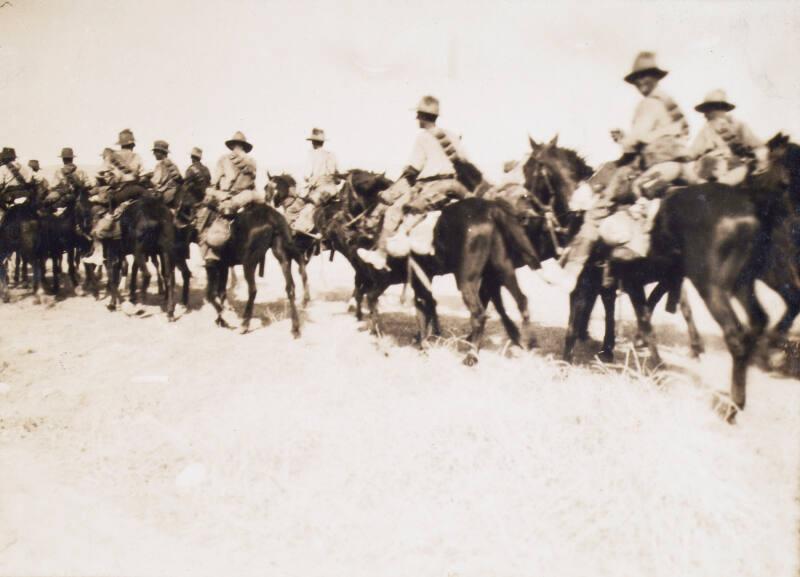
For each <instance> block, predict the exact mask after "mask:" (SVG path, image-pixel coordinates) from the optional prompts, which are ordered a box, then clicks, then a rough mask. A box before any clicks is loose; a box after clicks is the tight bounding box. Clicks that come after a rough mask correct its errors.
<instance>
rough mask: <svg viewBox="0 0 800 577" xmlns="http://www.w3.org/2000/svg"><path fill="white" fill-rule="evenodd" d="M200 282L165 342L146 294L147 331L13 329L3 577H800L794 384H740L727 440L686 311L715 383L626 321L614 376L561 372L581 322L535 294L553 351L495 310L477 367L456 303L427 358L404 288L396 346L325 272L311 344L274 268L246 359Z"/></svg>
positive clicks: (443, 294) (0, 455)
mask: <svg viewBox="0 0 800 577" xmlns="http://www.w3.org/2000/svg"><path fill="white" fill-rule="evenodd" d="M193 271H194V278H193V280H192V283H193V288H192V293H191V302H190V307H189V310H188V311H182V312H181V315H180V318H179V319H178V320H177V322H175V323H172V324H170V323H168V322H167V321H166V318H165V315H164V314H163V313H162V311H161V310H160V308H159V300H158V296H157V295H156V294H155V289H154V287H151V292H152V293H153V294H152V295H151V297H150V300H149V302H148V303H147V304H146V306H145V307H144V314H142V315H138V316H136V315H128V314H125V313H123V312H115V313H111V312H108V311H107V310H106V308H105V306H104V305H105V301H99V302H98V301H95V299H94V298H92V297H89V296H69V297H68V298H65V299H63V300H54V299H53V298H52V297H47V298H45V301H44V302H43V303H41V304H35V303H34V302H33V299H32V298H31V297H30V296H26V294H27V293H26V292H25V291H24V290H22V289H15V291H14V293H13V299H12V302H11V303H10V304H2V305H0V471H2V474H0V575H147V576H149V575H265V574H270V575H282V576H297V577H301V576H302V577H306V576H334V575H336V576H338V575H347V576H351V577H352V576H360V575H364V576H370V577H374V576H378V575H379V576H398V577H406V576H409V575H414V576H431V577H433V576H441V577H455V576H459V577H469V576H476V577H477V576H486V575H493V576H509V577H511V576H530V575H554V576H556V575H564V576H573V575H574V576H580V577H586V576H587V575H598V576H599V575H611V576H629V575H630V576H640V575H647V576H649V577H656V576H665V577H667V576H669V577H674V576H678V575H680V576H703V577H708V576H713V575H725V576H727V577H734V576H765V575H769V576H771V577H779V576H787V577H790V576H796V575H798V568H799V567H800V562H799V560H798V536H799V533H798V529H800V525H799V524H798V521H799V520H800V514H799V512H800V500H799V498H800V482H798V478H800V477H799V476H798V474H799V473H800V448H799V447H798V443H799V442H800V441H798V440H799V439H800V383H798V381H797V380H796V379H795V378H792V377H789V376H786V375H781V374H778V373H767V372H764V371H762V370H760V369H757V368H752V369H751V371H750V386H749V389H748V392H749V397H748V405H747V408H746V410H745V411H744V412H743V413H741V414H740V415H739V418H738V423H737V424H736V425H734V426H730V425H727V424H726V423H724V422H723V421H722V420H721V419H720V418H719V417H718V416H717V415H716V414H715V413H714V411H712V409H711V400H712V396H713V393H714V391H717V390H725V389H727V387H728V382H729V381H728V378H729V376H728V371H729V367H730V361H729V359H728V356H727V353H726V352H725V350H724V344H723V342H722V340H721V337H720V333H719V329H718V328H717V326H716V325H715V324H714V323H713V321H712V320H711V319H710V317H709V315H708V313H707V311H706V310H705V308H704V307H703V305H702V304H701V303H700V302H699V300H698V299H697V297H696V295H695V294H693V296H692V298H693V303H694V304H695V306H694V309H695V316H696V318H697V321H698V324H699V325H700V328H701V332H702V333H703V334H704V336H705V338H706V345H707V349H708V352H707V354H705V355H704V356H703V357H702V358H701V359H700V360H692V359H690V358H689V355H688V349H687V338H686V334H685V327H684V325H683V321H682V320H681V319H680V318H679V317H673V316H671V315H668V314H667V313H665V312H664V311H663V310H659V311H658V312H657V313H656V315H655V324H656V331H657V333H658V335H659V339H660V343H661V347H662V351H663V353H664V357H665V360H666V361H667V363H668V367H667V369H666V370H664V371H662V372H660V373H657V374H651V373H650V372H649V371H648V370H647V369H646V368H643V367H641V362H642V359H640V358H639V357H638V356H637V355H636V354H635V353H634V352H633V351H632V349H631V347H630V339H631V337H632V334H633V323H632V318H633V317H632V311H631V307H630V304H629V303H628V302H627V299H625V298H623V299H621V300H620V306H619V308H620V309H621V312H620V317H621V320H622V321H623V322H622V323H621V326H620V329H619V331H620V341H621V342H620V344H619V347H618V358H617V362H616V364H615V365H613V366H606V365H602V364H599V363H597V362H596V361H594V360H593V353H594V352H596V350H597V349H598V346H597V343H587V344H583V345H580V354H579V360H580V362H579V363H578V364H576V365H574V366H568V365H565V364H564V363H562V362H560V361H559V360H558V354H559V350H560V346H561V340H562V338H563V333H564V331H563V327H564V326H565V323H566V318H567V313H568V310H567V299H566V296H564V295H562V294H560V293H558V292H557V291H556V290H554V289H552V288H550V287H547V286H546V285H545V284H544V283H543V282H542V281H541V280H539V278H538V277H537V276H536V274H535V273H533V272H532V271H527V270H524V271H520V273H519V275H520V278H521V282H522V286H523V288H524V290H526V292H527V294H528V295H529V297H530V300H531V314H532V317H533V319H534V320H535V323H536V324H535V328H536V333H537V335H538V337H539V341H540V346H539V348H538V349H537V350H535V351H532V352H525V351H518V350H514V349H509V348H508V347H507V343H506V339H505V335H504V333H503V332H502V328H501V327H500V325H499V322H498V320H497V315H496V313H494V311H491V313H490V322H489V325H488V326H489V331H488V338H487V342H486V347H485V350H484V351H483V352H482V353H481V359H480V362H479V363H478V365H477V366H475V367H471V368H469V367H465V366H463V365H462V363H461V360H462V356H463V352H462V351H460V350H459V347H460V345H459V339H460V338H461V337H463V336H464V335H465V333H466V331H467V326H468V319H467V315H466V310H465V308H464V306H463V304H462V303H461V300H460V296H459V295H458V293H457V291H456V290H455V287H454V283H453V281H452V279H451V278H447V277H445V278H442V279H437V280H436V281H435V284H434V288H435V292H436V296H437V298H438V301H439V310H440V313H441V316H442V319H443V324H444V327H443V328H444V332H445V335H446V337H445V338H444V339H442V340H440V341H438V342H436V343H434V344H433V346H431V347H430V349H429V350H428V351H427V352H425V353H424V354H423V353H420V352H419V351H418V350H417V349H416V348H414V346H413V341H412V337H413V333H414V330H415V321H414V311H413V307H412V305H411V304H410V302H406V303H405V304H403V303H401V302H400V293H401V290H400V287H394V288H393V289H391V290H390V291H389V292H388V293H387V294H386V295H385V296H384V298H383V299H382V302H381V305H382V312H383V316H384V320H385V328H386V334H385V335H384V336H383V337H382V338H381V339H376V338H375V337H373V336H371V335H370V334H369V333H368V332H367V331H366V330H365V326H364V325H363V323H358V322H357V321H356V320H355V318H354V316H353V315H352V314H351V313H349V312H348V311H347V305H346V301H347V299H348V297H349V295H350V291H351V289H352V273H351V271H350V268H349V266H348V265H347V264H346V263H345V262H344V260H343V259H342V258H341V257H337V258H336V259H335V260H334V261H333V262H329V261H328V259H327V255H325V258H317V259H316V260H314V261H312V263H311V265H310V280H311V287H312V298H313V300H312V302H311V304H310V305H309V306H308V307H307V309H305V311H304V312H303V313H302V323H303V324H302V336H301V338H300V339H298V340H294V339H292V338H291V336H290V330H289V321H288V320H287V318H286V311H285V305H284V294H283V286H282V279H281V276H280V274H279V270H278V267H277V264H276V262H275V261H274V260H272V257H270V259H269V261H268V265H267V272H266V276H265V278H263V279H259V293H258V298H257V308H256V321H255V322H254V323H253V326H254V328H255V330H253V331H252V332H251V333H249V334H247V335H240V334H239V333H238V331H235V330H225V329H220V328H217V327H215V326H214V325H213V318H214V315H213V311H212V310H211V308H210V307H209V306H203V292H202V289H203V287H204V284H205V279H204V272H203V269H202V267H201V266H199V263H198V262H197V260H196V258H195V260H194V262H193ZM298 281H299V278H298ZM243 285H244V283H243V282H240V283H239V285H238V286H237V287H235V288H234V289H232V290H231V295H232V296H233V301H234V308H235V309H236V310H234V311H229V312H227V313H226V315H227V318H228V319H229V320H234V319H235V317H236V314H237V311H238V312H239V313H240V312H241V309H242V302H243V295H244V291H243V289H244V286H243ZM760 291H761V292H760V294H761V296H762V297H763V299H764V302H765V303H767V304H768V306H769V310H770V311H771V313H772V315H773V316H774V317H775V318H777V314H778V313H779V312H780V307H781V305H780V304H779V302H778V300H777V299H776V297H775V295H774V294H772V293H770V292H769V291H768V290H767V289H764V288H763V287H761V289H760ZM298 301H299V299H298ZM509 301H510V299H509ZM509 305H511V303H510V302H509ZM509 310H511V311H513V312H516V311H514V309H513V307H512V306H509ZM514 316H515V318H516V315H514ZM259 319H260V322H258V321H259ZM591 328H592V334H593V336H594V337H597V338H599V337H600V335H601V333H600V330H601V329H602V316H601V310H600V308H599V307H598V308H597V310H596V311H595V316H594V317H593V321H592V327H591Z"/></svg>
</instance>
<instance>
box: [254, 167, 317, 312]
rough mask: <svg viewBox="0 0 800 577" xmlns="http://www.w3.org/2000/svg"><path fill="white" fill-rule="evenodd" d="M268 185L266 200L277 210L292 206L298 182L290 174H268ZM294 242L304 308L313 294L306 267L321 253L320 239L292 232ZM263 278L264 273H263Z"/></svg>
mask: <svg viewBox="0 0 800 577" xmlns="http://www.w3.org/2000/svg"><path fill="white" fill-rule="evenodd" d="M267 178H268V181H267V184H266V185H265V186H264V193H265V198H266V201H267V202H268V203H270V204H271V205H272V206H273V207H275V208H280V207H284V208H285V206H286V205H287V204H290V203H291V202H292V201H293V200H294V198H295V190H296V189H297V182H296V181H295V179H294V177H292V176H291V175H290V174H285V173H284V174H269V173H267ZM292 240H293V242H294V247H295V249H296V250H295V252H294V254H293V256H292V258H293V260H294V261H295V262H297V268H298V270H299V271H300V278H301V279H302V281H303V301H302V305H303V307H306V306H308V303H309V302H310V301H311V292H310V290H309V288H308V274H307V272H306V267H307V266H308V261H309V260H311V257H312V256H314V255H315V254H319V251H320V248H321V246H320V244H321V243H320V238H319V237H318V236H317V235H315V234H309V233H304V232H300V231H296V230H292ZM261 275H262V276H263V272H262V273H261Z"/></svg>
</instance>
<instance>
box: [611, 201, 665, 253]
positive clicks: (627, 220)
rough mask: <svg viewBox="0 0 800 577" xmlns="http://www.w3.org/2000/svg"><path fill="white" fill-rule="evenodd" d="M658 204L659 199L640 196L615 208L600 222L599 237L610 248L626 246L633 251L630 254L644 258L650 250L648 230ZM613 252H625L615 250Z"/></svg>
mask: <svg viewBox="0 0 800 577" xmlns="http://www.w3.org/2000/svg"><path fill="white" fill-rule="evenodd" d="M660 206H661V201H660V199H653V200H647V199H644V198H642V199H639V200H638V201H637V202H636V203H635V204H633V205H630V206H628V207H626V208H624V209H620V210H617V212H615V213H614V214H612V215H610V216H608V217H606V218H604V219H603V220H602V221H601V222H600V224H599V226H598V233H599V235H600V239H601V240H602V241H603V242H604V243H605V244H607V245H608V246H610V247H612V248H620V247H622V248H627V249H629V250H630V251H631V252H632V253H633V255H632V256H635V257H639V258H644V257H645V256H647V253H648V251H649V250H650V231H651V230H652V229H653V221H654V220H655V217H656V214H657V213H658V209H659V207H660ZM614 254H625V253H624V252H623V251H615V253H614Z"/></svg>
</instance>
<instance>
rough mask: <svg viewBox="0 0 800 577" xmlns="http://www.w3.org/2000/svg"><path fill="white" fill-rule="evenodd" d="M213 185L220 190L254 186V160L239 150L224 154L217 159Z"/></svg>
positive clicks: (251, 187)
mask: <svg viewBox="0 0 800 577" xmlns="http://www.w3.org/2000/svg"><path fill="white" fill-rule="evenodd" d="M216 173H217V176H216V178H215V179H214V186H215V187H217V188H219V189H220V190H226V191H231V192H240V191H242V190H250V189H253V188H255V183H256V161H255V160H253V158H252V157H250V156H248V155H247V153H245V152H244V151H241V150H233V151H231V152H229V153H228V154H224V155H222V156H221V157H220V159H219V160H218V161H217V169H216Z"/></svg>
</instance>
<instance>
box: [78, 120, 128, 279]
mask: <svg viewBox="0 0 800 577" xmlns="http://www.w3.org/2000/svg"><path fill="white" fill-rule="evenodd" d="M117 144H118V145H119V147H120V149H119V150H117V151H114V150H112V149H110V148H105V149H104V150H103V153H102V155H101V156H102V158H103V166H102V168H101V169H100V172H99V174H98V178H97V187H95V189H94V191H93V192H94V194H93V195H92V197H90V199H89V200H90V201H91V202H92V205H93V206H92V220H93V226H92V237H93V240H94V243H93V250H92V252H91V254H90V255H89V256H88V257H86V258H85V259H84V262H86V263H87V264H95V265H101V264H103V262H102V243H101V240H102V239H104V238H116V237H118V236H119V235H120V234H121V230H120V227H119V222H118V221H119V218H120V216H122V212H123V211H124V210H125V208H126V207H127V206H128V204H130V202H132V201H133V200H135V199H136V196H137V194H138V192H139V191H140V190H141V188H140V187H137V186H131V185H135V184H139V182H140V180H141V179H142V159H141V157H140V156H139V155H138V154H136V153H135V152H134V151H133V149H134V148H135V147H136V139H135V138H134V136H133V132H132V131H131V130H130V129H128V128H126V129H124V130H122V131H120V133H119V138H118V139H117Z"/></svg>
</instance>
